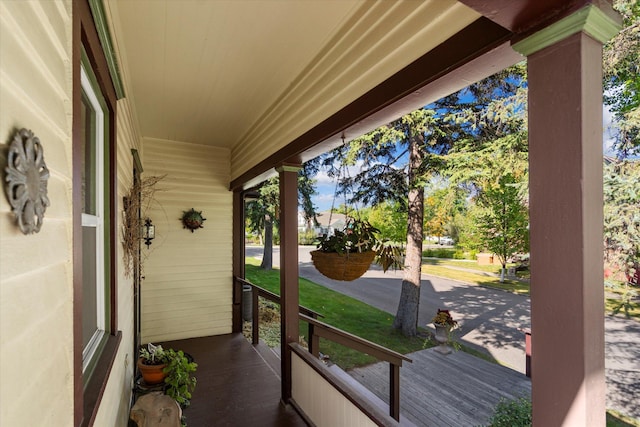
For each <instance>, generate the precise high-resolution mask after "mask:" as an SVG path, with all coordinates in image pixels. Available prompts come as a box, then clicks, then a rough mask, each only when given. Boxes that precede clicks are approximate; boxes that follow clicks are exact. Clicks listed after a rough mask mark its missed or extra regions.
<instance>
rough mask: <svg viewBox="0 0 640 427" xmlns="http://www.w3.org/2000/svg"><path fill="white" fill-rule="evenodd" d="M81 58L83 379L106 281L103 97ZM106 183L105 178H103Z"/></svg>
mask: <svg viewBox="0 0 640 427" xmlns="http://www.w3.org/2000/svg"><path fill="white" fill-rule="evenodd" d="M86 63H88V61H83V64H82V66H81V69H80V72H81V74H80V83H81V86H82V105H81V115H82V116H81V123H82V131H81V134H80V136H81V138H80V147H79V148H80V149H81V151H82V156H81V157H82V159H83V168H82V179H81V186H82V190H81V192H82V194H81V197H82V282H83V283H82V372H83V374H85V381H86V379H87V378H88V377H89V376H90V373H91V368H92V365H93V363H92V362H94V360H95V358H96V356H97V355H98V354H99V350H100V347H101V345H102V344H103V343H104V338H105V334H106V333H107V324H108V322H107V320H106V311H107V309H106V304H107V302H108V300H109V280H108V277H107V271H108V270H107V269H106V268H105V258H106V257H105V255H106V254H108V253H109V251H108V250H105V249H106V248H105V242H108V241H109V240H108V238H107V239H105V232H106V231H107V230H106V227H105V218H106V217H108V212H105V206H108V203H105V194H108V191H105V179H104V176H105V158H108V155H107V156H105V135H106V133H107V132H106V129H105V123H106V122H105V118H108V113H106V111H107V110H106V107H105V101H104V97H103V96H102V94H101V93H100V89H99V87H98V86H97V84H95V81H96V79H95V76H94V75H93V72H92V71H91V69H90V68H88V67H86V66H85V64H86ZM107 182H108V180H107Z"/></svg>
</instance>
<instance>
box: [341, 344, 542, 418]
mask: <svg viewBox="0 0 640 427" xmlns="http://www.w3.org/2000/svg"><path fill="white" fill-rule="evenodd" d="M408 356H409V357H410V358H411V359H413V363H406V364H404V365H403V366H402V369H401V370H400V414H401V415H400V417H401V419H402V417H407V418H408V419H409V421H411V422H413V423H414V424H415V425H416V426H434V427H444V426H452V427H460V426H477V425H483V424H484V425H486V423H487V421H488V419H489V417H490V416H491V414H492V413H493V408H494V406H495V405H496V403H498V402H499V401H500V398H506V399H512V398H516V397H520V396H524V395H526V396H530V395H531V382H530V380H529V378H527V377H526V376H525V375H523V374H521V373H519V372H516V371H514V370H511V369H509V368H506V367H504V366H500V365H496V364H493V363H489V362H486V361H484V360H482V359H479V358H477V357H474V356H471V355H469V354H467V353H464V352H462V351H457V352H453V353H451V354H449V355H446V356H444V355H442V354H440V353H437V352H436V351H435V349H434V348H432V349H428V350H422V351H418V352H415V353H411V354H408ZM349 373H350V374H351V376H352V377H354V378H355V379H356V380H357V381H359V382H360V383H361V384H363V385H364V386H365V387H367V388H368V389H369V390H371V391H373V392H374V393H375V394H376V395H377V396H378V397H380V398H381V399H382V400H384V401H385V402H387V403H388V402H389V398H388V395H389V364H388V363H375V364H373V365H369V366H366V367H363V368H356V369H354V370H352V371H350V372H349Z"/></svg>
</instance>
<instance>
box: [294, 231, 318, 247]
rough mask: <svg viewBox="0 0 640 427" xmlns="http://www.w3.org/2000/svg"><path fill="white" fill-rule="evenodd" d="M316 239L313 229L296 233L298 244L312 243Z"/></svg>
mask: <svg viewBox="0 0 640 427" xmlns="http://www.w3.org/2000/svg"><path fill="white" fill-rule="evenodd" d="M317 240H318V238H317V237H316V233H315V232H314V231H313V230H309V231H305V232H304V233H298V244H299V245H313V244H315V243H316V241H317Z"/></svg>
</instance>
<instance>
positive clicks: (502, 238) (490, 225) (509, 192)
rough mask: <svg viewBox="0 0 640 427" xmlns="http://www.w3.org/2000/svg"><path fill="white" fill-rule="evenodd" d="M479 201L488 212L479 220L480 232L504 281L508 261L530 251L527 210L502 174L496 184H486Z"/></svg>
mask: <svg viewBox="0 0 640 427" xmlns="http://www.w3.org/2000/svg"><path fill="white" fill-rule="evenodd" d="M480 201H481V204H482V205H483V206H485V207H486V209H487V210H486V212H485V213H484V214H483V215H481V216H480V217H479V224H478V225H479V229H480V232H481V233H482V235H483V236H484V239H485V244H486V246H487V249H489V250H490V251H491V252H493V253H494V254H496V255H497V257H498V259H499V260H500V264H502V271H501V273H500V282H504V273H505V269H506V266H507V265H506V264H507V260H508V259H509V258H511V257H512V256H513V255H515V254H516V253H518V252H523V251H528V250H529V232H528V224H529V215H528V211H527V208H526V207H525V206H524V204H523V203H522V200H521V197H520V194H519V190H518V185H517V183H516V180H515V179H514V177H513V175H512V174H510V173H506V174H504V175H502V176H501V177H500V178H499V179H498V182H497V183H496V184H493V185H492V184H489V185H488V186H487V188H486V190H485V191H484V193H483V195H482V197H481V199H480Z"/></svg>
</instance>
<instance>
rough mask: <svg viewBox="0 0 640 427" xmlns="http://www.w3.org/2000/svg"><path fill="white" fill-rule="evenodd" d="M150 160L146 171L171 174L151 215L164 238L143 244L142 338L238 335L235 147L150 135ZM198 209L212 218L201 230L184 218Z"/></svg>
mask: <svg viewBox="0 0 640 427" xmlns="http://www.w3.org/2000/svg"><path fill="white" fill-rule="evenodd" d="M143 162H144V167H145V174H144V175H145V176H151V175H165V174H166V177H165V178H164V179H163V180H162V181H161V182H160V183H159V184H158V188H159V189H160V191H158V192H156V196H155V202H154V203H152V204H151V205H150V206H149V209H148V211H147V213H146V216H148V217H149V218H151V219H152V220H153V223H154V224H155V226H156V238H155V240H154V241H153V242H152V244H151V246H150V248H149V249H147V248H146V247H145V248H144V249H143V257H144V258H145V264H144V273H143V274H144V276H145V280H144V281H143V283H142V342H143V343H145V342H157V341H167V340H173V339H183V338H194V337H201V336H209V335H218V334H224V333H230V332H231V326H232V319H231V307H232V301H231V298H232V294H231V285H232V268H231V267H232V258H231V255H232V254H231V250H230V249H229V248H231V246H232V211H233V209H232V193H231V192H230V191H229V190H228V183H229V176H230V170H229V162H230V160H229V151H228V150H226V149H221V148H214V147H210V146H205V145H198V144H191V143H184V142H177V141H166V140H158V139H147V138H145V139H144V140H143ZM191 208H194V209H195V210H197V211H202V215H203V216H204V217H205V218H206V219H207V220H206V221H205V222H204V228H201V229H198V230H196V231H195V232H193V233H191V232H190V231H189V230H186V229H184V228H183V227H182V223H181V222H180V217H181V216H182V213H183V211H187V210H189V209H191Z"/></svg>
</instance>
